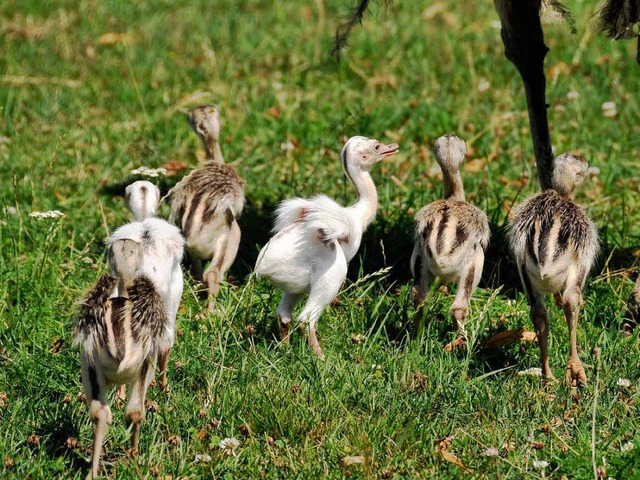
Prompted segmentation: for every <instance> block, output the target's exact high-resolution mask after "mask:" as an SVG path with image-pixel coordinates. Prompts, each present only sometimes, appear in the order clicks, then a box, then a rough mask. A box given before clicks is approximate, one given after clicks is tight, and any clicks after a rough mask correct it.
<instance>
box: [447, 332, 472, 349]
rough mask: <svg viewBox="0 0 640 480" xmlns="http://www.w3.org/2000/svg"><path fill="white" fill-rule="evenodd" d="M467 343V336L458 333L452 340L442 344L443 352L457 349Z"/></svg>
mask: <svg viewBox="0 0 640 480" xmlns="http://www.w3.org/2000/svg"><path fill="white" fill-rule="evenodd" d="M466 343H467V337H465V336H462V335H458V336H457V337H456V339H455V340H454V341H453V342H449V343H447V344H446V345H445V346H444V351H445V352H452V351H453V350H457V349H458V348H460V347H462V346H463V345H465V344H466Z"/></svg>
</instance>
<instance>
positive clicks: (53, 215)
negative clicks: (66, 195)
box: [29, 210, 64, 218]
mask: <svg viewBox="0 0 640 480" xmlns="http://www.w3.org/2000/svg"><path fill="white" fill-rule="evenodd" d="M29 216H30V217H33V218H60V217H64V213H62V212H61V211H60V210H49V211H48V212H31V213H30V214H29Z"/></svg>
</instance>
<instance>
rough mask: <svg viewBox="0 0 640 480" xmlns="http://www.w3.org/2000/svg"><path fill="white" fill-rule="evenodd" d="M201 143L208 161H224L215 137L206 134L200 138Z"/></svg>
mask: <svg viewBox="0 0 640 480" xmlns="http://www.w3.org/2000/svg"><path fill="white" fill-rule="evenodd" d="M202 143H203V144H204V149H205V151H206V153H207V161H208V162H215V163H224V157H223V156H222V151H221V150H220V144H219V143H218V139H217V138H214V137H212V136H208V137H206V138H203V139H202Z"/></svg>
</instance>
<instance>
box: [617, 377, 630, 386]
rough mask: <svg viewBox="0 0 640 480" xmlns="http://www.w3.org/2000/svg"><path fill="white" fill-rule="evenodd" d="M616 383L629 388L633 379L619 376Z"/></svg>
mask: <svg viewBox="0 0 640 480" xmlns="http://www.w3.org/2000/svg"><path fill="white" fill-rule="evenodd" d="M616 384H617V385H618V386H619V387H624V388H629V387H630V386H631V380H629V379H628V378H619V379H618V381H617V382H616Z"/></svg>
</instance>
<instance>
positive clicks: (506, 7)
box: [494, 0, 553, 190]
mask: <svg viewBox="0 0 640 480" xmlns="http://www.w3.org/2000/svg"><path fill="white" fill-rule="evenodd" d="M494 4H495V7H496V11H497V12H498V16H499V17H500V23H501V25H502V29H501V32H500V33H501V37H502V42H503V43H504V47H505V56H506V57H507V58H508V59H509V60H510V61H511V63H513V64H514V65H515V67H516V68H517V69H518V72H519V73H520V76H521V77H522V83H523V85H524V91H525V94H526V97H527V110H528V112H529V124H530V126H531V139H532V140H533V149H534V153H535V157H536V165H537V167H538V179H539V180H540V185H541V187H542V190H547V189H549V188H551V186H552V185H551V176H552V171H553V168H552V165H553V153H552V151H551V142H550V139H549V123H548V120H547V102H546V98H545V88H546V78H545V75H544V57H545V56H546V54H547V52H548V51H549V49H548V48H547V46H546V45H545V44H544V34H543V31H542V25H541V23H540V4H541V1H540V0H494Z"/></svg>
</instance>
